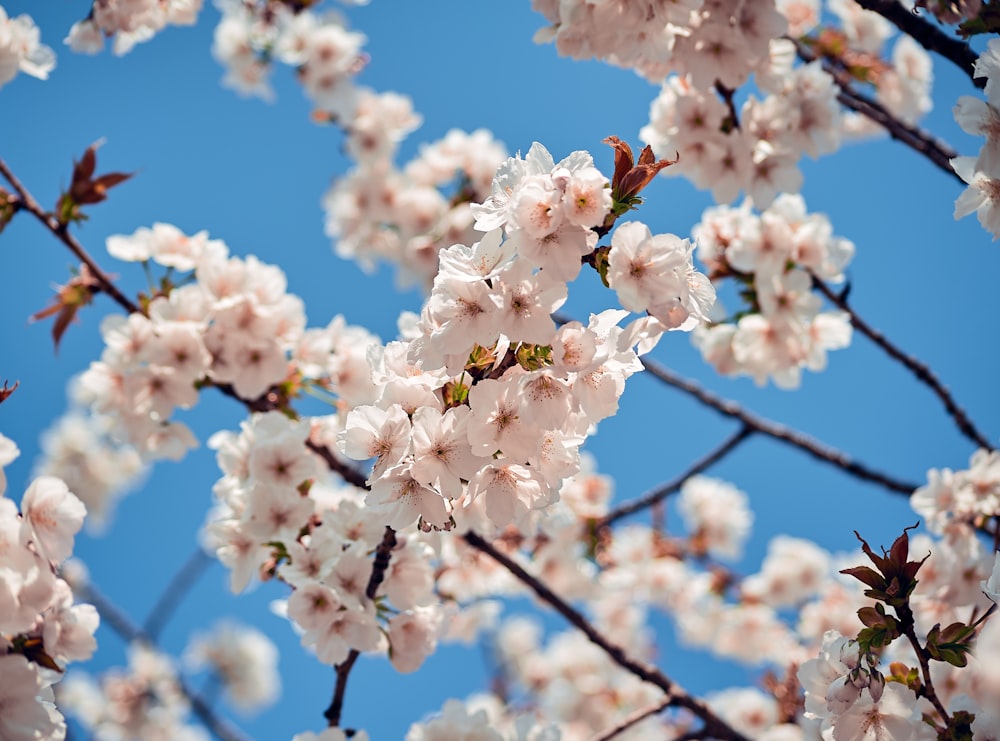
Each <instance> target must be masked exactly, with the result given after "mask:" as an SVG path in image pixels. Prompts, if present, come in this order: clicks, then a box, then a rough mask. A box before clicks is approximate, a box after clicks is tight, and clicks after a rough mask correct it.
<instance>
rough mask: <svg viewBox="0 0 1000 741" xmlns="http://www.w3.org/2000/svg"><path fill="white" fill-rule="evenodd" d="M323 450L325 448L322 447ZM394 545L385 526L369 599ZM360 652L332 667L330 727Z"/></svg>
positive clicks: (334, 723) (340, 709) (393, 535)
mask: <svg viewBox="0 0 1000 741" xmlns="http://www.w3.org/2000/svg"><path fill="white" fill-rule="evenodd" d="M324 450H325V448H324ZM395 547H396V531H395V530H393V529H392V528H391V527H386V529H385V533H384V534H383V535H382V542H381V543H379V544H378V548H376V549H375V562H374V563H373V564H372V573H371V576H369V577H368V586H367V587H366V588H365V596H366V597H368V599H370V600H374V599H375V595H376V594H377V593H378V588H379V585H380V584H381V583H382V580H383V579H385V572H386V569H388V568H389V559H390V558H392V549H393V548H395ZM360 655H361V653H360V652H359V651H358V650H357V649H353V648H352V649H351V652H350V653H349V654H347V658H346V659H344V661H342V662H341V663H339V664H337V666H335V667H334V671H335V672H336V674H337V682H336V684H335V685H334V687H333V699H332V700H331V701H330V707H328V708H327V709H326V710H325V711H324V712H323V717H324V718H326V720H327V723H329V725H330V726H331V727H333V726H339V725H340V714H341V713H342V712H343V709H344V694H345V693H346V691H347V678H348V677H349V676H350V675H351V669H353V668H354V662H355V661H357V660H358V656H360Z"/></svg>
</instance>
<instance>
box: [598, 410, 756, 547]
mask: <svg viewBox="0 0 1000 741" xmlns="http://www.w3.org/2000/svg"><path fill="white" fill-rule="evenodd" d="M754 432H755V430H754V429H753V428H752V427H750V426H749V425H747V424H744V425H742V426H741V427H740V429H739V430H737V431H736V432H735V433H734V434H732V435H730V436H729V437H728V438H726V439H725V440H724V441H723V442H722V444H721V445H719V446H718V447H716V448H715V449H714V450H712V451H710V452H709V453H708V454H706V455H705V456H704V457H702V458H701V459H699V460H697V461H695V462H694V463H693V464H692V465H691V466H690V468H688V469H687V470H686V471H684V473H682V474H681V475H680V476H678V477H677V478H675V479H674V480H673V481H668V482H667V483H665V484H660V485H659V486H657V487H655V488H653V489H650V490H649V491H648V492H646V493H645V494H643V495H642V496H640V497H638V498H636V499H634V500H632V501H631V502H625V503H624V504H621V505H619V506H618V507H615V508H614V509H613V510H611V511H610V512H609V513H608V514H606V515H605V516H604V517H602V518H601V519H599V520H598V521H597V522H596V523H595V524H594V525H595V527H596V528H597V529H600V528H603V527H607V526H608V525H610V524H612V523H614V522H617V521H618V520H620V519H622V518H623V517H627V516H629V515H632V514H635V513H636V512H641V511H642V510H644V509H646V508H647V507H651V506H652V505H654V504H657V503H658V502H661V501H663V500H664V499H666V498H667V497H668V496H670V495H671V494H673V493H675V492H677V491H679V490H680V488H681V487H682V486H683V485H684V482H685V481H687V480H688V479H689V478H691V477H692V476H697V475H698V474H699V473H701V472H702V471H705V470H707V469H709V468H711V467H712V466H714V465H715V464H716V463H718V462H719V461H721V460H722V459H723V458H725V457H726V456H727V455H729V453H731V452H732V451H733V450H735V449H736V448H737V447H738V446H739V444H740V443H742V442H743V441H744V440H746V439H747V438H748V437H750V436H751V435H753V433H754Z"/></svg>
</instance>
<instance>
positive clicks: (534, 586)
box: [462, 530, 749, 741]
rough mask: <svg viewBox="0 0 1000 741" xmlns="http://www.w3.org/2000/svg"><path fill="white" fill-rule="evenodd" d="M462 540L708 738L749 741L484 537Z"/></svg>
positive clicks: (472, 534)
mask: <svg viewBox="0 0 1000 741" xmlns="http://www.w3.org/2000/svg"><path fill="white" fill-rule="evenodd" d="M462 537H463V539H464V540H465V542H466V543H468V544H469V545H470V546H472V547H473V548H475V549H476V550H479V551H482V552H483V553H485V554H487V555H488V556H490V557H491V558H493V559H494V560H495V561H496V562H497V563H499V564H500V565H501V566H503V567H504V568H505V569H507V571H509V572H510V573H511V574H513V575H514V576H516V577H517V578H518V579H519V580H520V581H521V582H523V583H524V584H525V585H527V586H528V587H530V588H531V590H532V591H533V592H534V593H535V594H536V595H538V597H539V598H540V599H541V600H542V601H543V602H545V603H547V604H548V605H550V606H551V607H552V608H553V609H555V611H556V612H558V613H559V614H560V615H562V616H563V617H564V618H566V620H568V621H569V622H570V624H572V625H573V626H574V627H576V628H577V629H578V630H580V631H581V632H582V633H583V634H584V635H585V636H587V638H589V639H590V641H591V642H592V643H594V644H596V645H597V646H598V647H600V648H601V649H602V650H603V651H604V652H605V653H606V654H607V655H608V657H609V658H610V659H611V660H612V661H614V662H615V663H616V664H618V666H620V667H622V668H623V669H625V670H626V671H628V672H630V673H631V674H634V675H635V676H636V677H638V678H639V679H642V680H643V681H645V682H649V683H650V684H654V685H656V686H657V687H659V688H660V689H661V690H663V692H664V693H665V694H666V695H667V697H666V698H665V700H666V702H665V705H664V707H670V706H676V707H682V708H685V709H686V710H688V711H690V712H691V713H693V714H694V715H696V716H697V717H698V718H700V719H701V720H702V722H703V723H704V724H705V729H704V730H705V733H706V735H709V736H712V737H713V738H719V739H729V740H731V741H749V740H748V739H747V737H746V736H744V735H743V734H742V733H740V732H739V731H737V730H736V729H734V728H733V727H732V726H730V725H729V724H727V723H726V722H725V721H724V720H722V719H721V718H719V717H718V716H717V715H715V713H713V712H712V710H711V709H710V708H709V707H708V706H707V705H706V704H705V703H704V702H702V701H701V700H699V699H697V698H695V697H692V696H691V695H689V694H688V693H687V692H686V691H684V689H682V688H681V687H680V686H679V685H678V684H676V683H675V682H674V681H673V680H671V679H670V678H669V677H667V676H666V675H665V674H663V672H661V671H660V670H659V669H657V668H656V667H655V666H650V665H649V664H645V663H643V662H641V661H638V660H636V659H633V658H631V657H630V656H629V655H628V654H626V653H625V650H624V649H623V648H622V647H621V646H618V645H616V644H614V643H612V642H611V641H610V640H608V639H607V638H605V637H604V636H603V635H602V634H601V633H600V632H599V631H598V630H597V629H596V628H595V627H594V626H593V625H591V623H590V622H588V621H587V619H586V618H585V617H584V616H583V615H582V614H581V613H579V612H577V611H576V610H575V609H573V607H571V606H570V605H569V603H567V602H566V601H565V600H563V599H562V598H561V597H559V596H558V595H556V594H555V592H553V591H552V590H551V589H549V588H548V587H547V586H545V584H544V583H542V582H541V581H540V580H539V579H537V578H536V577H534V576H532V575H531V574H529V573H528V572H527V571H525V570H524V569H523V568H522V567H521V566H520V565H519V564H517V563H516V562H515V561H513V560H512V559H511V558H510V557H508V556H507V555H506V554H504V553H502V552H500V551H498V550H497V549H496V548H495V547H494V546H493V544H492V543H490V542H488V541H486V540H484V539H483V538H482V536H480V535H478V534H477V533H476V532H474V531H472V530H470V531H469V532H467V533H466V534H465V535H464V536H462Z"/></svg>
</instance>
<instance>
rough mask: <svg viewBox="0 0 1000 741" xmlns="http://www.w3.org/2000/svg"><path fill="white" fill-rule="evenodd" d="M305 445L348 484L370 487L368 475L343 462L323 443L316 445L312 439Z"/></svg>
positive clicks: (360, 487) (366, 488)
mask: <svg viewBox="0 0 1000 741" xmlns="http://www.w3.org/2000/svg"><path fill="white" fill-rule="evenodd" d="M306 447H307V448H309V450H311V451H312V452H314V453H315V454H316V455H318V456H319V457H320V458H322V459H323V460H324V461H325V462H326V465H327V467H328V468H329V469H330V470H331V471H333V472H334V473H335V474H337V475H338V476H340V477H341V478H342V479H344V481H346V482H347V483H348V484H353V485H354V486H356V487H358V488H359V489H364V490H365V491H367V490H369V489H370V488H371V487H370V486H368V477H367V476H365V474H364V473H363V472H362V471H360V470H358V469H357V468H355V467H354V466H350V465H348V464H346V463H344V462H343V461H342V460H340V458H338V457H337V456H336V454H335V453H334V452H333V451H332V450H330V449H329V448H328V447H326V446H325V445H318V444H317V443H314V442H313V441H312V440H306Z"/></svg>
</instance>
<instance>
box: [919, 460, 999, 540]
mask: <svg viewBox="0 0 1000 741" xmlns="http://www.w3.org/2000/svg"><path fill="white" fill-rule="evenodd" d="M910 506H911V507H913V509H914V511H915V512H916V513H917V514H919V515H920V516H921V517H923V518H924V524H926V526H927V529H928V530H930V531H931V532H932V533H935V534H938V535H941V534H946V533H950V532H956V533H961V534H963V535H966V536H970V535H971V533H972V530H973V528H975V527H976V526H978V525H981V524H982V523H984V522H986V521H988V520H989V519H990V518H991V517H996V516H997V515H998V514H1000V454H998V453H997V452H996V451H995V450H983V449H980V450H977V451H976V452H975V453H973V454H972V457H971V458H970V459H969V467H968V469H965V470H962V471H952V470H951V469H948V468H944V469H940V470H938V469H933V468H932V469H931V470H929V471H928V472H927V485H926V486H921V487H920V488H919V489H917V490H916V491H915V492H913V495H912V496H911V497H910Z"/></svg>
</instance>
